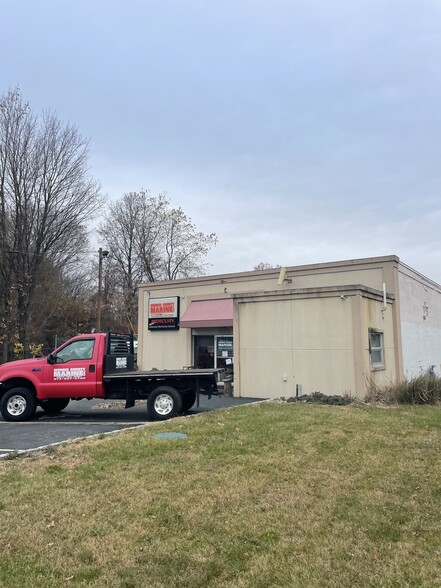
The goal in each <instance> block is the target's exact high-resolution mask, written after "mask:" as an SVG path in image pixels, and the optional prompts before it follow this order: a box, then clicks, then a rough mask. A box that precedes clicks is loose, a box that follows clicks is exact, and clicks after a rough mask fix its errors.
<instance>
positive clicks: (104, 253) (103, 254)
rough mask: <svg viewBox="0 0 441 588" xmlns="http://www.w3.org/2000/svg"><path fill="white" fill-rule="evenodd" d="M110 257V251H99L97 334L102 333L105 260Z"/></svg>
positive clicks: (100, 249)
mask: <svg viewBox="0 0 441 588" xmlns="http://www.w3.org/2000/svg"><path fill="white" fill-rule="evenodd" d="M108 255H109V252H108V251H103V249H102V247H100V248H99V249H98V297H97V303H96V332H97V333H100V332H101V297H102V294H101V291H102V281H103V259H104V258H105V257H107V256H108Z"/></svg>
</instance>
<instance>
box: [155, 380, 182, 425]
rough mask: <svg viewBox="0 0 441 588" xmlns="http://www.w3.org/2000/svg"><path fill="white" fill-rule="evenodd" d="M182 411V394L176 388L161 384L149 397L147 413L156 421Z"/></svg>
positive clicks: (169, 417) (163, 419)
mask: <svg viewBox="0 0 441 588" xmlns="http://www.w3.org/2000/svg"><path fill="white" fill-rule="evenodd" d="M181 412H182V396H181V395H180V394H179V392H178V391H177V390H175V388H171V387H170V386H159V387H158V388H155V390H153V392H152V393H151V394H150V396H149V397H148V399H147V414H148V416H149V418H151V419H154V420H156V421H165V420H167V419H171V418H172V417H174V416H177V415H178V414H180V413H181Z"/></svg>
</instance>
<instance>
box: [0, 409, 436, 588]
mask: <svg viewBox="0 0 441 588" xmlns="http://www.w3.org/2000/svg"><path fill="white" fill-rule="evenodd" d="M162 431H176V432H181V433H186V434H187V435H188V437H187V438H186V439H179V440H173V439H171V440H163V439H162V440H159V439H156V438H154V434H155V433H158V432H162ZM440 457H441V408H439V407H399V408H376V407H367V406H364V405H351V406H348V407H331V406H315V405H299V404H279V403H264V404H259V405H254V406H244V407H239V408H235V409H230V410H224V411H218V412H213V413H209V414H205V415H199V416H197V417H195V418H179V419H175V420H173V421H169V422H167V423H161V424H156V425H153V426H146V427H145V428H143V429H138V430H136V431H126V432H123V433H120V434H118V435H112V436H105V437H103V438H100V439H95V440H93V441H90V440H89V441H87V440H85V441H81V442H75V443H71V444H66V445H65V446H63V447H60V448H57V449H56V450H52V451H48V452H46V453H43V454H39V455H33V456H30V457H20V458H17V459H14V460H7V461H4V460H3V461H2V462H0V488H1V492H0V557H1V562H0V586H2V587H14V588H17V587H20V588H25V587H29V586H32V587H37V586H38V587H40V586H41V587H45V588H46V587H59V586H65V585H66V586H91V587H94V586H96V587H101V586H103V587H104V586H106V587H112V588H116V587H125V588H129V587H155V588H156V587H158V588H159V587H167V588H170V587H180V588H193V587H201V588H207V587H227V588H230V587H231V588H233V587H234V588H241V587H249V588H267V587H276V586H277V587H291V586H293V587H319V586H320V587H339V588H342V587H351V588H353V587H358V586H359V587H363V588H366V587H375V588H377V587H397V588H398V587H399V588H402V587H406V586H422V587H430V586H441V467H440Z"/></svg>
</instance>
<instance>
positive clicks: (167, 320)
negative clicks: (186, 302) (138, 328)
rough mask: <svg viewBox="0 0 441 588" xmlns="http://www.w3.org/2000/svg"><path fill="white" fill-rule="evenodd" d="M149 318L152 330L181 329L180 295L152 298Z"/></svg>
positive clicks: (149, 325)
mask: <svg viewBox="0 0 441 588" xmlns="http://www.w3.org/2000/svg"><path fill="white" fill-rule="evenodd" d="M148 318H149V322H148V328H149V330H150V331H158V330H166V329H175V330H176V329H179V296H172V297H170V298H150V300H149V317H148Z"/></svg>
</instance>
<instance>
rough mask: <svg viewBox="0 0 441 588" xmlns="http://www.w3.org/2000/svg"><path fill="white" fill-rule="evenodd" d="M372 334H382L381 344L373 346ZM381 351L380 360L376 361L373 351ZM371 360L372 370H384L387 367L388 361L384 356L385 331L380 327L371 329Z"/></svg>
mask: <svg viewBox="0 0 441 588" xmlns="http://www.w3.org/2000/svg"><path fill="white" fill-rule="evenodd" d="M372 335H379V336H380V346H379V347H378V346H375V347H374V346H373V345H372ZM374 351H375V352H378V351H379V352H380V361H379V362H374V361H373V358H372V354H373V352H374ZM369 361H370V365H371V370H372V371H375V370H383V369H385V368H386V361H385V357H384V331H381V330H380V329H369Z"/></svg>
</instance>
